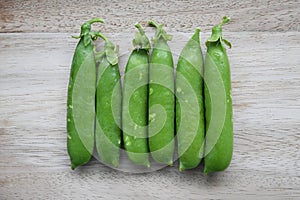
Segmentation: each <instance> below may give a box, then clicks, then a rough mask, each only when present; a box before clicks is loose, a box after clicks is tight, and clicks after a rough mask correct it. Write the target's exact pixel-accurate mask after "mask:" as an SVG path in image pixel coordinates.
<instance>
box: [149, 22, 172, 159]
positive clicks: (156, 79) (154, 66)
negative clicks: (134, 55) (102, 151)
mask: <svg viewBox="0 0 300 200" xmlns="http://www.w3.org/2000/svg"><path fill="white" fill-rule="evenodd" d="M149 24H150V25H153V26H154V27H156V29H157V30H156V34H155V38H154V41H153V43H154V44H153V51H152V55H151V59H150V68H149V131H148V135H149V149H150V151H151V155H152V157H153V159H154V160H156V161H157V162H159V163H163V164H168V165H172V164H173V154H174V131H175V130H174V117H175V116H174V113H175V112H174V109H175V97H174V65H173V57H172V53H171V50H170V47H169V45H168V44H167V41H169V40H171V39H172V36H171V35H168V34H167V33H166V32H165V30H164V29H163V25H162V24H160V25H159V24H157V23H156V22H154V21H149Z"/></svg>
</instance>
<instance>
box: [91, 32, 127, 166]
mask: <svg viewBox="0 0 300 200" xmlns="http://www.w3.org/2000/svg"><path fill="white" fill-rule="evenodd" d="M100 36H101V37H102V38H103V39H104V40H105V42H106V43H105V47H104V51H102V52H100V53H98V54H97V56H96V60H97V61H99V67H98V80H97V91H96V148H97V152H98V155H99V159H100V160H101V161H103V162H104V163H105V164H107V165H111V166H114V167H117V166H118V165H119V157H120V145H121V129H120V127H119V125H120V122H121V101H122V99H121V98H122V95H121V92H122V91H121V81H120V72H119V67H118V50H117V49H116V47H115V46H114V45H113V44H112V43H111V42H110V41H109V40H108V39H107V38H106V37H105V36H103V35H102V34H101V35H100Z"/></svg>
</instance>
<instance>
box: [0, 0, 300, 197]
mask: <svg viewBox="0 0 300 200" xmlns="http://www.w3.org/2000/svg"><path fill="white" fill-rule="evenodd" d="M225 14H226V15H228V16H230V17H231V18H232V22H231V23H230V24H228V25H226V27H225V28H224V30H225V32H224V37H225V38H227V39H228V40H229V41H231V42H232V44H233V48H232V49H230V50H228V54H229V58H230V61H231V69H232V86H233V90H232V91H233V104H234V108H233V109H234V132H235V144H234V155H233V160H232V163H231V165H230V167H229V168H228V169H227V170H226V171H224V172H219V173H214V174H209V175H208V176H204V175H203V173H202V167H201V166H200V167H198V168H197V169H194V170H189V171H186V172H182V173H180V172H179V171H178V166H177V164H175V166H174V167H167V168H164V169H162V170H159V171H155V172H151V173H144V174H134V173H125V172H121V171H116V170H114V169H110V168H108V167H106V166H104V165H102V164H101V163H99V162H98V161H97V160H95V159H94V160H92V161H91V162H90V163H89V164H88V165H86V166H84V167H81V168H79V169H78V170H75V171H72V170H71V169H70V163H69V157H68V155H67V151H66V135H67V133H66V127H65V126H66V123H65V121H66V91H67V83H68V77H69V69H70V65H71V60H72V55H73V51H74V49H75V46H76V42H77V41H76V40H74V39H72V38H70V35H72V34H75V33H76V34H78V32H79V29H80V25H81V24H82V23H83V22H84V21H86V20H88V19H90V18H92V17H96V16H97V17H103V18H105V19H106V24H105V25H98V26H96V28H98V29H99V28H100V29H101V30H102V31H104V32H106V33H107V34H108V35H109V36H110V38H111V39H112V40H113V41H114V42H116V43H118V44H119V45H120V46H121V53H122V55H123V57H121V65H120V67H121V70H122V71H123V69H124V65H125V62H126V56H127V55H128V48H130V47H131V40H132V37H133V34H132V32H133V31H134V27H133V24H134V23H135V22H137V21H139V22H141V23H142V24H145V23H146V20H148V19H149V18H152V19H156V20H158V21H159V22H163V23H165V24H166V26H167V30H168V31H169V32H172V33H173V34H174V39H173V41H172V42H170V46H171V48H172V50H173V51H174V58H175V60H176V59H177V57H178V56H177V55H178V53H179V52H180V50H181V48H182V47H183V46H184V44H185V42H186V41H187V39H188V37H190V36H191V34H192V32H193V30H194V28H195V27H198V26H199V27H201V29H202V34H201V40H202V44H204V41H205V40H206V38H207V37H208V36H209V32H210V29H211V27H212V25H213V24H216V23H217V22H219V21H220V18H221V17H222V16H223V15H225ZM146 31H147V33H149V35H151V34H153V32H154V30H153V29H151V28H146ZM299 31H300V2H299V0H297V1H288V0H276V1H271V0H266V1H257V0H245V1H228V0H227V1H224V2H221V3H218V4H216V3H214V1H209V0H204V1H196V0H195V1H172V2H171V1H170V2H168V1H166V2H163V1H150V0H148V1H144V2H139V1H133V0H124V1H120V2H118V1H112V2H111V3H108V1H104V2H101V1H96V0H90V1H70V0H66V1H47V2H46V1H33V0H32V1H8V0H7V1H5V0H0V113H1V115H0V199H93V198H94V197H96V198H99V199H100V198H102V199H142V198H143V199H202V198H204V199H207V198H209V199H211V198H212V199H224V198H225V199H257V198H259V199H299V198H300V152H299V143H300V142H299V141H300V57H299V54H300V32H299ZM183 32H184V33H183ZM112 33H114V34H112ZM203 51H204V52H205V47H204V46H203Z"/></svg>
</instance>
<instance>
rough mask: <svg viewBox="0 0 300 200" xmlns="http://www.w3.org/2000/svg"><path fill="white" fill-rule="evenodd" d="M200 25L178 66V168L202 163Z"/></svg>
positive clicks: (202, 112) (202, 109)
mask: <svg viewBox="0 0 300 200" xmlns="http://www.w3.org/2000/svg"><path fill="white" fill-rule="evenodd" d="M199 33H200V29H199V28H197V29H196V31H195V33H194V34H193V36H192V37H191V39H190V40H189V41H188V42H187V44H186V45H185V46H184V48H183V50H182V51H181V54H180V56H179V59H178V64H177V69H176V132H177V138H178V157H179V170H180V171H182V170H185V169H191V168H195V167H197V166H198V165H199V163H200V161H201V159H202V156H203V149H204V97H203V92H204V85H203V55H202V50H201V47H200V40H199Z"/></svg>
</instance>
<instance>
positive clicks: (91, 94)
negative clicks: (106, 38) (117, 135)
mask: <svg viewBox="0 0 300 200" xmlns="http://www.w3.org/2000/svg"><path fill="white" fill-rule="evenodd" d="M94 22H103V20H102V19H92V20H91V21H89V22H86V23H84V24H83V25H82V26H81V34H80V36H79V37H75V38H80V41H79V43H78V45H77V47H76V49H75V53H74V56H73V61H72V67H71V73H70V79H69V87H68V100H67V106H68V109H67V132H68V139H67V147H68V153H69V156H70V159H71V167H72V169H75V168H76V167H77V166H80V165H84V164H85V163H87V162H88V161H89V160H90V158H91V155H92V153H93V149H94V120H95V91H96V62H95V57H94V51H93V46H92V42H91V40H92V39H96V37H97V36H96V35H94V34H95V32H90V31H91V24H92V23H94Z"/></svg>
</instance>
